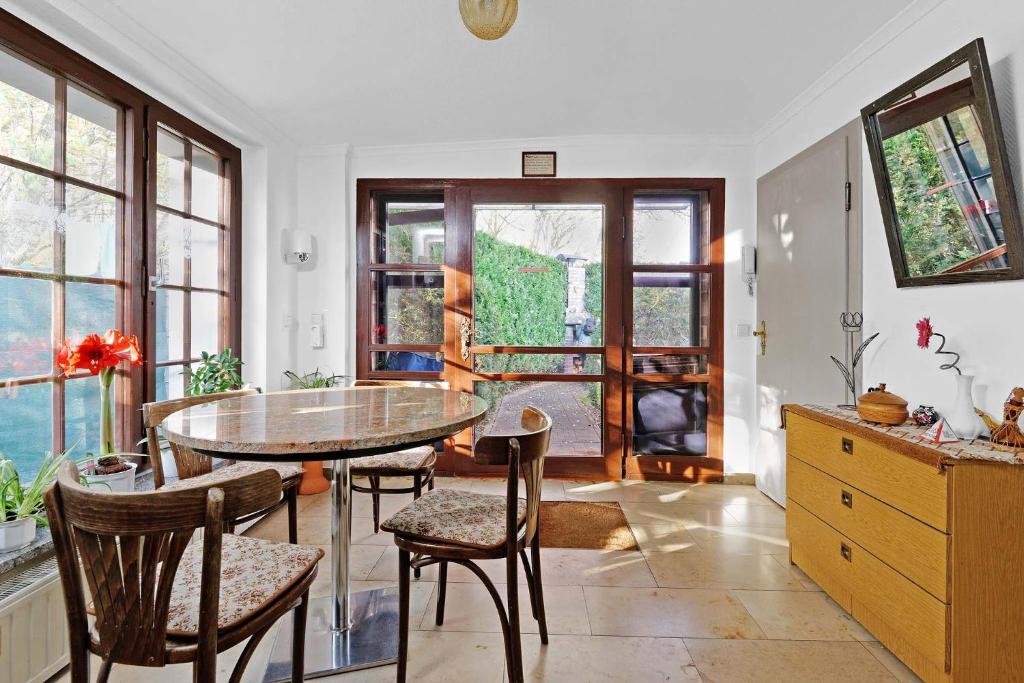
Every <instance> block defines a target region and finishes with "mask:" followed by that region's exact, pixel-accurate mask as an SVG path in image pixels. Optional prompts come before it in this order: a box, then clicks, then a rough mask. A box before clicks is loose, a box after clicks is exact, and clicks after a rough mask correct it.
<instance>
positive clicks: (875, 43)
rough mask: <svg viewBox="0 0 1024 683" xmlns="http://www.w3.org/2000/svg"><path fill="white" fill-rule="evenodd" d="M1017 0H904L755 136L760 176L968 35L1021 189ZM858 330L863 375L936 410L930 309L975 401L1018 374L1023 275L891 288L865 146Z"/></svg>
mask: <svg viewBox="0 0 1024 683" xmlns="http://www.w3.org/2000/svg"><path fill="white" fill-rule="evenodd" d="M1021 36H1024V3H1021V2H1020V0H946V1H945V2H936V1H935V0H927V1H925V2H918V3H916V4H915V5H911V7H910V8H909V9H908V11H907V12H905V13H904V14H903V15H901V16H900V17H897V18H896V19H895V20H894V21H893V22H892V23H891V24H890V25H889V26H887V27H885V28H883V29H882V30H881V31H880V32H879V34H876V36H874V37H873V38H872V39H869V40H868V41H867V42H866V43H865V44H864V45H862V46H861V48H859V49H858V51H856V52H855V53H854V54H852V55H851V56H850V57H848V58H847V59H846V60H844V62H843V63H841V64H840V65H839V66H838V68H836V69H833V70H832V71H830V72H829V73H828V74H826V76H825V77H824V78H823V79H822V80H820V81H819V82H817V83H816V84H815V85H813V86H812V87H811V88H809V89H808V91H807V92H805V93H804V95H803V96H802V97H801V98H798V99H797V100H796V101H795V102H794V103H793V104H792V105H791V106H790V107H788V108H787V110H785V111H784V112H783V114H782V115H781V116H780V117H778V118H777V119H776V120H775V121H773V122H772V123H771V124H770V125H769V126H768V127H766V129H765V130H763V131H762V132H761V134H759V136H758V138H759V139H758V143H757V146H756V165H757V174H758V175H761V174H763V173H765V172H767V171H768V170H770V169H771V168H774V167H775V166H777V165H778V164H779V163H781V162H782V161H784V160H785V159H787V158H789V157H791V156H793V155H794V154H796V153H797V152H799V151H800V150H801V149H804V148H805V147H807V146H808V145H810V144H812V143H813V142H814V141H816V140H818V139H819V138H821V137H823V136H824V135H825V134H827V133H828V132H830V131H832V130H835V129H836V128H838V127H839V126H841V125H843V124H844V123H847V122H848V121H850V120H851V119H854V118H856V117H858V116H859V112H860V108H861V107H863V106H865V105H867V104H868V103H870V102H871V101H872V100H873V99H874V98H876V97H878V96H879V95H882V94H884V93H885V92H887V91H889V90H890V89H892V88H893V87H895V86H897V85H899V84H900V83H902V82H903V81H905V80H907V79H908V78H910V77H912V76H914V75H915V74H917V73H918V72H920V71H922V70H923V69H925V68H926V67H928V66H930V65H931V64H933V63H935V62H937V61H939V60H940V59H941V58H943V57H945V56H946V55H947V54H949V53H951V52H953V51H954V50H956V49H957V48H959V47H961V46H963V45H964V44H966V43H968V42H970V41H971V40H973V39H974V38H976V37H982V38H984V39H985V45H986V48H987V50H988V54H989V61H990V63H991V65H992V73H993V78H994V80H995V82H996V97H997V100H998V104H999V110H1000V113H1001V117H1002V123H1003V130H1004V133H1005V135H1006V142H1007V147H1008V152H1009V157H1010V160H1011V164H1012V166H1013V172H1014V176H1015V177H1016V179H1017V181H1016V185H1017V192H1018V193H1021V183H1020V180H1021V160H1022V150H1021V147H1020V144H1019V140H1020V138H1019V135H1020V131H1021V130H1022V129H1024V101H1022V97H1024V39H1022V37H1021ZM863 156H864V163H865V170H864V179H865V182H864V184H863V185H864V186H863V187H862V188H861V193H862V196H863V201H864V317H865V333H866V334H871V333H874V332H880V333H881V334H880V336H879V338H878V339H877V340H876V341H875V343H874V345H873V347H872V348H871V349H870V351H869V352H868V353H867V354H866V358H865V367H864V381H865V383H870V384H872V385H873V384H876V383H878V382H887V383H888V384H889V388H890V390H892V391H895V392H896V393H898V394H900V395H901V396H903V397H905V398H906V399H907V400H909V401H910V402H911V404H912V406H914V405H917V404H918V403H925V404H929V405H935V406H936V407H937V408H938V409H939V410H940V411H941V410H942V409H943V408H947V407H949V406H950V405H951V403H952V400H953V396H954V390H953V379H952V378H951V376H950V374H949V373H948V372H940V371H939V370H938V365H939V360H938V358H937V357H936V356H935V355H933V354H932V353H930V352H928V351H923V350H920V349H918V348H917V347H916V345H915V342H916V334H915V330H914V323H915V321H917V320H918V319H920V318H921V317H923V316H930V317H931V319H932V323H933V325H934V326H935V328H936V329H937V330H938V331H940V332H942V333H944V334H945V335H946V336H947V337H948V344H947V348H952V349H953V350H956V351H959V352H960V353H962V354H963V361H962V363H961V367H962V368H963V369H964V371H965V372H970V373H974V374H976V375H977V380H976V388H975V403H976V404H977V405H978V406H979V407H981V408H983V409H985V410H987V411H989V412H990V413H993V414H1001V410H1002V408H1001V404H1002V401H1003V400H1004V399H1005V397H1006V395H1007V394H1008V392H1009V389H1010V388H1011V387H1013V386H1017V385H1020V384H1024V354H1022V353H1021V339H1022V338H1024V319H1022V318H1021V317H1020V315H1018V313H1019V311H1020V302H1021V300H1022V297H1024V282H1020V281H1018V282H1009V283H1000V284H965V285H955V286H937V287H920V288H909V289H897V288H896V286H895V280H894V278H893V275H892V267H891V263H890V260H889V252H888V247H887V245H886V242H885V234H884V231H883V226H882V217H881V211H880V209H879V205H878V198H877V195H876V193H875V188H874V185H873V184H872V182H871V172H870V168H868V164H869V162H868V156H867V149H866V147H865V149H864V155H863Z"/></svg>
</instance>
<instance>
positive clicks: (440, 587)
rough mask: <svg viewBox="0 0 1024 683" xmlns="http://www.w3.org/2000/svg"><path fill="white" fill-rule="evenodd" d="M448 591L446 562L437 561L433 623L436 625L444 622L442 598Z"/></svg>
mask: <svg viewBox="0 0 1024 683" xmlns="http://www.w3.org/2000/svg"><path fill="white" fill-rule="evenodd" d="M447 593H448V563H447V562H438V570H437V614H436V615H435V616H434V623H435V624H437V625H438V626H440V625H442V624H443V623H444V598H445V595H446V594H447Z"/></svg>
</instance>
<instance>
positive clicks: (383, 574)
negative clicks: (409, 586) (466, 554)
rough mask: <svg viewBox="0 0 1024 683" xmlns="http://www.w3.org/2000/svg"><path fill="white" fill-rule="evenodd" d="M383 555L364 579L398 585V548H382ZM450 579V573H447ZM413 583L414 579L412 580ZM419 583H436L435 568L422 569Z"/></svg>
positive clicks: (432, 566)
mask: <svg viewBox="0 0 1024 683" xmlns="http://www.w3.org/2000/svg"><path fill="white" fill-rule="evenodd" d="M382 549H383V551H384V552H383V553H382V554H381V555H380V556H379V559H378V560H377V563H376V564H375V565H374V567H373V569H372V570H371V571H370V573H369V575H368V576H366V577H365V578H366V579H367V580H369V581H389V582H391V583H393V584H396V585H397V584H398V547H397V546H393V545H392V546H389V547H386V548H382ZM448 577H449V579H451V572H450V571H449V573H448ZM413 580H414V581H415V579H413ZM420 580H421V581H437V567H436V566H434V565H431V566H429V567H424V568H423V570H422V572H421V577H420Z"/></svg>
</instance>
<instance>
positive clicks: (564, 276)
mask: <svg viewBox="0 0 1024 683" xmlns="http://www.w3.org/2000/svg"><path fill="white" fill-rule="evenodd" d="M609 204H610V202H609V193H608V192H607V191H604V190H603V189H601V188H589V189H588V188H584V187H576V188H573V187H567V186H565V185H553V184H550V183H531V182H524V181H520V182H518V183H516V184H515V185H514V186H509V185H505V186H502V185H499V184H495V185H494V186H483V187H476V188H473V191H472V193H471V197H470V201H469V203H468V205H467V206H466V207H465V208H464V210H463V211H461V212H460V213H461V215H462V216H463V218H464V220H463V221H461V222H460V225H461V226H463V227H464V229H465V230H466V232H467V233H468V234H467V235H466V237H467V238H468V239H466V240H465V241H466V242H468V243H469V244H470V245H471V246H470V248H469V249H468V250H467V253H466V254H465V255H464V260H465V261H466V263H465V265H466V266H467V269H468V271H469V272H470V273H471V283H469V284H470V285H471V291H470V292H467V294H468V295H469V296H468V297H466V299H467V301H466V302H465V303H466V304H468V310H465V311H464V313H465V314H466V315H464V317H463V318H462V320H460V322H459V325H460V329H459V331H458V332H459V343H460V355H463V356H466V358H465V361H466V366H465V368H464V369H465V371H466V372H465V377H464V380H463V384H464V386H463V389H464V390H467V391H473V392H474V393H476V394H477V395H479V396H481V397H483V398H485V399H486V400H487V401H488V403H489V404H490V405H491V409H490V411H489V412H488V415H487V418H486V419H485V421H484V422H483V423H481V424H480V425H478V427H477V428H476V430H475V433H474V435H473V438H474V439H475V438H478V437H479V436H481V435H483V434H488V433H491V432H500V433H506V434H507V433H513V432H515V431H516V430H517V429H519V419H520V415H521V414H522V411H523V408H524V407H526V406H527V405H533V406H536V407H538V408H541V409H542V410H544V411H545V412H546V413H548V414H549V415H550V416H551V418H552V421H553V423H554V427H553V429H552V436H551V451H550V455H549V457H548V460H547V463H546V465H545V468H546V471H547V472H548V473H551V474H559V475H578V476H600V477H605V476H609V475H610V476H614V477H616V478H617V477H620V476H621V468H622V458H621V436H620V430H619V425H620V423H621V420H619V419H617V418H614V416H615V415H616V414H619V415H621V402H620V400H619V398H618V395H617V394H616V389H614V388H612V387H610V386H609V384H610V381H609V376H610V374H611V373H610V370H612V371H614V370H615V369H617V366H618V362H617V359H618V357H619V356H617V355H616V354H615V353H614V348H615V347H614V346H613V345H612V344H610V343H609V339H608V334H607V330H608V328H609V325H612V326H613V327H616V329H618V328H619V327H620V324H619V322H618V319H619V315H618V309H617V308H615V309H612V307H611V306H610V305H609V304H610V302H609V300H608V299H609V297H608V291H607V288H606V286H605V282H606V273H607V268H608V263H609V259H608V256H609V249H608V239H607V235H608V234H609V228H610V226H611V225H613V224H617V223H618V221H619V219H620V216H619V212H618V211H616V207H614V206H609ZM610 349H611V350H612V351H610ZM609 356H614V357H615V358H613V360H612V362H611V366H612V367H611V368H609ZM616 384H618V383H616ZM610 417H611V418H613V419H607V418H610ZM460 462H461V463H462V464H463V465H464V471H466V472H477V471H480V468H478V467H477V466H476V465H474V464H473V463H472V461H470V460H468V459H467V460H462V461H460Z"/></svg>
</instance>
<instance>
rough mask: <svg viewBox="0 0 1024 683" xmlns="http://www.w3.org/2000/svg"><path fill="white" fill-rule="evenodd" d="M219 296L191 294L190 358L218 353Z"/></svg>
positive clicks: (206, 293)
mask: <svg viewBox="0 0 1024 683" xmlns="http://www.w3.org/2000/svg"><path fill="white" fill-rule="evenodd" d="M219 331H220V295H219V294H210V293H208V292H192V357H193V358H198V357H199V354H200V353H202V352H203V351H206V352H208V353H217V352H219V351H220V339H219Z"/></svg>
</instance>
